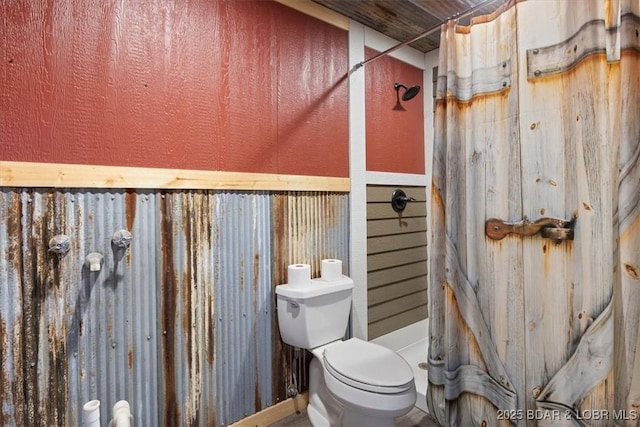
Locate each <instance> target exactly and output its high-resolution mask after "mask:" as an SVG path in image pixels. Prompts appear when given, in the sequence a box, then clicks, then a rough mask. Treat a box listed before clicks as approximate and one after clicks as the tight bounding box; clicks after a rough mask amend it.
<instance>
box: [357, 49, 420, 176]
mask: <svg viewBox="0 0 640 427" xmlns="http://www.w3.org/2000/svg"><path fill="white" fill-rule="evenodd" d="M377 53H378V52H377V51H375V50H373V49H369V48H367V49H365V55H366V56H365V57H366V58H370V57H372V56H374V55H376V54H377ZM365 73H366V74H365V82H366V83H365V93H366V127H367V130H366V135H367V170H368V171H378V172H398V173H412V174H424V173H425V168H424V111H423V110H424V101H423V99H424V97H423V93H424V89H421V90H420V93H419V94H418V95H417V96H416V97H415V98H413V99H412V100H410V101H402V94H403V93H404V89H400V105H401V108H404V110H402V109H399V108H398V106H397V100H396V91H395V89H394V88H393V84H394V83H395V82H398V83H401V84H404V85H405V86H407V87H411V86H414V85H420V87H422V82H423V80H422V70H421V69H419V68H416V67H413V66H411V65H409V64H407V63H405V62H402V61H399V60H397V59H394V58H392V57H390V56H384V57H382V58H380V59H377V60H376V61H374V62H371V63H370V64H369V65H366V66H365Z"/></svg>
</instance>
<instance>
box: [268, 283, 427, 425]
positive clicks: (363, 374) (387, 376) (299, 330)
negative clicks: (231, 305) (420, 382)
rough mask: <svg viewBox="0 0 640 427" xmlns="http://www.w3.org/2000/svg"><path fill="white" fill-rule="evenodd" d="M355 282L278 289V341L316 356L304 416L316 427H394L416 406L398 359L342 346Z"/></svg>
mask: <svg viewBox="0 0 640 427" xmlns="http://www.w3.org/2000/svg"><path fill="white" fill-rule="evenodd" d="M352 292H353V280H351V279H350V278H349V277H346V276H342V279H339V280H335V281H331V282H327V281H323V280H322V279H313V280H312V281H311V284H310V285H305V286H291V285H279V286H276V294H277V301H278V322H279V324H280V335H281V336H282V340H283V341H284V342H285V343H287V344H289V345H291V346H294V347H300V348H305V349H308V350H311V352H312V353H313V355H314V358H313V360H312V361H311V366H310V372H309V406H308V407H307V413H308V415H309V419H310V420H311V423H312V424H313V425H314V427H319V426H331V427H336V426H346V427H362V426H367V427H385V426H395V425H396V424H395V420H394V418H395V417H399V416H402V415H404V414H406V413H407V412H409V411H410V410H411V408H413V406H414V405H415V403H416V387H415V383H414V379H413V371H412V370H411V367H410V366H409V364H408V363H407V362H406V361H405V360H404V359H403V358H402V357H401V356H400V355H398V354H397V353H395V352H393V351H392V350H389V349H388V348H386V347H382V346H380V345H377V344H373V343H370V342H366V341H362V340H360V339H357V338H351V339H349V340H346V341H343V338H344V335H345V332H346V329H347V323H348V321H349V312H350V311H351V295H352Z"/></svg>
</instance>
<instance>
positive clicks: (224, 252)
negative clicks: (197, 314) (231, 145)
mask: <svg viewBox="0 0 640 427" xmlns="http://www.w3.org/2000/svg"><path fill="white" fill-rule="evenodd" d="M215 198H216V212H215V215H216V223H215V226H214V233H215V236H216V238H215V241H214V245H213V247H214V253H215V257H216V259H217V260H218V262H216V263H215V267H214V271H213V274H214V277H215V279H214V280H215V283H216V286H215V289H216V298H215V310H216V319H215V320H216V336H215V347H216V360H217V362H216V365H217V366H216V373H217V378H218V382H217V391H218V399H217V407H218V420H219V423H220V424H222V425H228V424H230V423H232V422H234V421H237V420H239V419H241V418H244V417H245V416H247V415H250V414H252V413H255V412H257V411H260V410H261V409H262V408H265V407H267V406H271V405H272V404H273V400H272V395H271V384H272V370H271V360H272V358H273V352H272V347H273V339H274V337H276V338H277V337H278V335H277V334H276V333H277V331H275V333H274V329H273V326H274V325H273V322H272V318H273V315H274V310H273V304H272V300H273V298H272V296H271V288H272V286H271V238H270V235H271V225H270V214H271V213H270V206H271V204H270V199H269V195H268V194H267V193H251V194H249V193H223V194H217V195H216V196H215Z"/></svg>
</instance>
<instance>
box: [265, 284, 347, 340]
mask: <svg viewBox="0 0 640 427" xmlns="http://www.w3.org/2000/svg"><path fill="white" fill-rule="evenodd" d="M352 293H353V280H351V279H350V278H349V277H347V276H342V279H339V280H335V281H331V282H326V281H323V280H322V279H313V280H311V284H310V285H303V286H299V285H298V286H291V285H279V286H276V296H277V307H278V324H279V327H280V335H281V336H282V341H284V342H285V343H287V344H289V345H291V346H294V347H300V348H306V349H313V348H316V347H319V346H321V345H324V344H328V343H330V342H332V341H337V340H340V339H342V338H343V337H344V334H345V332H346V330H347V324H348V322H349V313H350V311H351V295H352Z"/></svg>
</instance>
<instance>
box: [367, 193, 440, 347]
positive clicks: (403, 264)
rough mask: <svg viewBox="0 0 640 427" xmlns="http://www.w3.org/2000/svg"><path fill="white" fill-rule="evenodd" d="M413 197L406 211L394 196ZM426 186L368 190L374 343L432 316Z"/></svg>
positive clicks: (371, 335)
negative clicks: (397, 207) (398, 209)
mask: <svg viewBox="0 0 640 427" xmlns="http://www.w3.org/2000/svg"><path fill="white" fill-rule="evenodd" d="M398 188H399V189H402V190H403V191H404V192H405V193H406V194H407V196H409V197H413V198H414V199H416V200H415V202H410V203H408V204H407V207H406V208H405V210H404V211H403V212H402V213H397V212H396V211H394V210H393V208H392V207H391V195H392V194H393V191H394V190H395V189H398ZM426 216H427V204H426V188H425V187H395V186H383V185H368V186H367V287H368V291H367V303H368V319H369V339H373V338H377V337H379V336H380V335H384V334H386V333H389V332H392V331H395V330H397V329H400V328H402V327H404V326H407V325H410V324H412V323H415V322H417V321H419V320H422V319H426V318H427V309H428V307H427V219H426Z"/></svg>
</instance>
